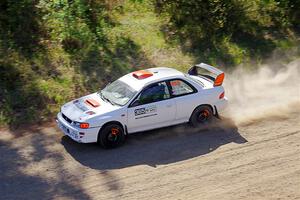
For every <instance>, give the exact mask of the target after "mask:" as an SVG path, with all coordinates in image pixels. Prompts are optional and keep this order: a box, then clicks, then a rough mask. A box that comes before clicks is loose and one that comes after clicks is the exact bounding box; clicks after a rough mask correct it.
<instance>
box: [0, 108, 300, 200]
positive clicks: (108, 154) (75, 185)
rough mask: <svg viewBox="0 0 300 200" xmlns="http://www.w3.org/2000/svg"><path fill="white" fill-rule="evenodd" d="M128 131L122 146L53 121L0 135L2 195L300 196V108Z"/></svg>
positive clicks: (147, 197) (132, 196) (249, 197)
mask: <svg viewBox="0 0 300 200" xmlns="http://www.w3.org/2000/svg"><path fill="white" fill-rule="evenodd" d="M299 113H300V112H299V110H297V109H296V110H295V111H294V112H291V113H290V114H289V115H288V116H282V117H279V116H277V117H270V116H269V117H268V119H263V120H258V121H256V122H253V123H252V124H250V123H248V124H246V125H243V126H239V127H236V126H235V125H234V123H233V122H231V121H230V120H228V119H224V120H223V121H222V122H218V123H217V126H216V127H212V128H210V129H209V130H197V131H195V130H192V129H190V128H188V127H186V126H184V125H181V126H176V127H172V128H165V129H160V130H156V131H150V132H146V133H143V134H135V135H131V136H129V138H128V140H127V142H126V144H125V145H124V146H122V147H121V148H118V149H113V150H103V149H101V148H99V147H98V146H97V145H94V144H77V143H75V142H73V141H71V140H70V139H69V138H67V137H63V136H62V134H61V132H60V131H58V130H57V129H56V128H54V127H46V128H42V129H32V130H30V131H29V130H28V131H27V132H22V131H21V130H17V131H2V132H1V134H0V156H1V157H0V161H1V162H0V172H1V173H0V194H1V196H0V199H54V198H55V199H131V200H132V199H139V200H141V199H160V200H161V199H192V200H195V199H202V200H203V199H213V200H215V199H228V200H233V199H300V114H299Z"/></svg>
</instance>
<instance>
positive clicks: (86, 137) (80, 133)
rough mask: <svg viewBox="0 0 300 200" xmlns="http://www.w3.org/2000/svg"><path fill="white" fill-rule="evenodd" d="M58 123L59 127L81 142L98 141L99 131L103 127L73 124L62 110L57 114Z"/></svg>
mask: <svg viewBox="0 0 300 200" xmlns="http://www.w3.org/2000/svg"><path fill="white" fill-rule="evenodd" d="M56 123H57V126H58V128H59V129H60V130H61V131H62V132H63V133H64V134H65V135H67V136H68V137H70V138H71V139H72V140H74V141H76V142H79V143H93V142H97V139H98V133H99V130H100V128H101V127H97V128H88V129H81V128H77V127H74V126H72V125H71V124H70V123H68V122H67V121H66V120H65V119H64V118H63V117H62V114H61V112H59V113H58V114H57V119H56Z"/></svg>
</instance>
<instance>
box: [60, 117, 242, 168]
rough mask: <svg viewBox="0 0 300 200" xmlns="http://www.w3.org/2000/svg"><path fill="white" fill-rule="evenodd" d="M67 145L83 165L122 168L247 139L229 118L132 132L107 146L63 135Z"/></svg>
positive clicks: (188, 155)
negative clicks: (205, 124)
mask: <svg viewBox="0 0 300 200" xmlns="http://www.w3.org/2000/svg"><path fill="white" fill-rule="evenodd" d="M61 142H62V144H63V145H64V147H65V149H66V150H67V151H68V152H69V153H70V155H71V156H73V157H74V159H76V160H77V161H78V162H80V163H81V164H82V165H84V166H87V167H90V168H93V169H98V170H106V169H120V168H125V167H129V166H134V165H149V166H153V167H155V166H157V165H162V164H170V163H174V162H179V161H182V160H186V159H191V158H194V157H198V156H202V155H205V154H208V153H210V152H212V151H214V150H216V149H217V148H218V147H220V146H222V145H225V144H228V143H231V142H235V143H238V144H241V143H245V142H247V140H246V139H245V138H243V137H242V136H241V135H240V133H239V132H238V129H237V127H236V126H235V125H234V123H233V122H232V121H230V120H228V119H226V120H223V121H222V122H220V121H218V122H217V123H216V125H214V126H213V127H209V128H207V129H202V130H200V129H199V130H195V129H192V128H191V127H189V126H188V125H179V126H174V127H168V128H162V129H158V130H153V131H147V132H143V133H142V134H139V133H137V134H132V135H129V136H128V138H127V141H126V143H125V145H124V146H122V147H120V148H117V149H112V150H104V149H101V148H100V147H99V146H97V145H96V144H78V143H76V142H73V141H72V140H71V139H70V138H68V137H63V138H62V141H61Z"/></svg>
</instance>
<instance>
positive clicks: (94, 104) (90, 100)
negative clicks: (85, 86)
mask: <svg viewBox="0 0 300 200" xmlns="http://www.w3.org/2000/svg"><path fill="white" fill-rule="evenodd" d="M85 103H86V104H88V105H90V106H92V107H94V108H97V107H99V106H100V103H99V102H98V101H96V100H95V99H87V100H85Z"/></svg>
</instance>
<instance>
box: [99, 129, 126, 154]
mask: <svg viewBox="0 0 300 200" xmlns="http://www.w3.org/2000/svg"><path fill="white" fill-rule="evenodd" d="M124 141H125V134H124V130H123V128H122V127H121V126H120V125H118V124H109V125H107V126H105V127H103V129H102V130H101V131H100V132H99V136H98V142H99V143H100V145H101V146H102V147H104V148H106V149H109V148H115V147H118V146H120V145H121V144H123V143H124Z"/></svg>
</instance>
